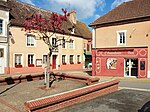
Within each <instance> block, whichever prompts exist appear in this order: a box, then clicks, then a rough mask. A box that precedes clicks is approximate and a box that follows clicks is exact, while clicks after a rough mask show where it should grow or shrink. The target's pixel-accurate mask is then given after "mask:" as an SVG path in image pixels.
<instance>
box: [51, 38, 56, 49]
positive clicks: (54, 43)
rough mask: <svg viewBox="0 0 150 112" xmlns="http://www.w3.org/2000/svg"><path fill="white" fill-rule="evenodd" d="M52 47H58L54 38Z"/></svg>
mask: <svg viewBox="0 0 150 112" xmlns="http://www.w3.org/2000/svg"><path fill="white" fill-rule="evenodd" d="M52 46H53V47H55V46H56V38H52Z"/></svg>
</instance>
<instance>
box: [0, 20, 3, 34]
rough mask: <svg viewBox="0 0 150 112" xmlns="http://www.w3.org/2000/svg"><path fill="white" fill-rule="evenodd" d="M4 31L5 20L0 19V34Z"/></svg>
mask: <svg viewBox="0 0 150 112" xmlns="http://www.w3.org/2000/svg"><path fill="white" fill-rule="evenodd" d="M2 33H3V20H2V19H0V35H1V34H2Z"/></svg>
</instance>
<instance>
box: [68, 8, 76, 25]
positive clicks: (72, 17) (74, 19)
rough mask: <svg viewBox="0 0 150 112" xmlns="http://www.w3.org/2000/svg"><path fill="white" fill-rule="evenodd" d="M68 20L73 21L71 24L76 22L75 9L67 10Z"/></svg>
mask: <svg viewBox="0 0 150 112" xmlns="http://www.w3.org/2000/svg"><path fill="white" fill-rule="evenodd" d="M69 14H70V15H69V20H70V21H71V22H72V23H73V24H76V19H77V17H76V11H75V10H71V11H70V12H69Z"/></svg>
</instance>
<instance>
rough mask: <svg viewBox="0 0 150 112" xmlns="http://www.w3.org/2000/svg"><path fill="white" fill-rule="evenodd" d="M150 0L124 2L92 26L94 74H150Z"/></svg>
mask: <svg viewBox="0 0 150 112" xmlns="http://www.w3.org/2000/svg"><path fill="white" fill-rule="evenodd" d="M149 6H150V0H132V1H128V2H124V3H123V4H121V5H119V6H118V7H116V8H114V9H112V10H111V11H109V12H108V13H106V14H105V15H103V16H101V17H100V18H98V19H97V20H95V21H94V22H92V23H91V24H90V25H89V26H91V27H92V28H93V32H92V33H93V36H92V40H93V51H92V57H93V59H92V61H93V63H92V65H93V69H92V75H98V76H102V75H103V76H119V77H138V78H147V77H150V8H149Z"/></svg>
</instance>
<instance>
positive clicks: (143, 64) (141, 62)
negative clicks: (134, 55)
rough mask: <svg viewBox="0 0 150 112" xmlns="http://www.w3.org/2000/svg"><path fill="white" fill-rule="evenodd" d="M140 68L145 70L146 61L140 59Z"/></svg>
mask: <svg viewBox="0 0 150 112" xmlns="http://www.w3.org/2000/svg"><path fill="white" fill-rule="evenodd" d="M140 70H145V61H140Z"/></svg>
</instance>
